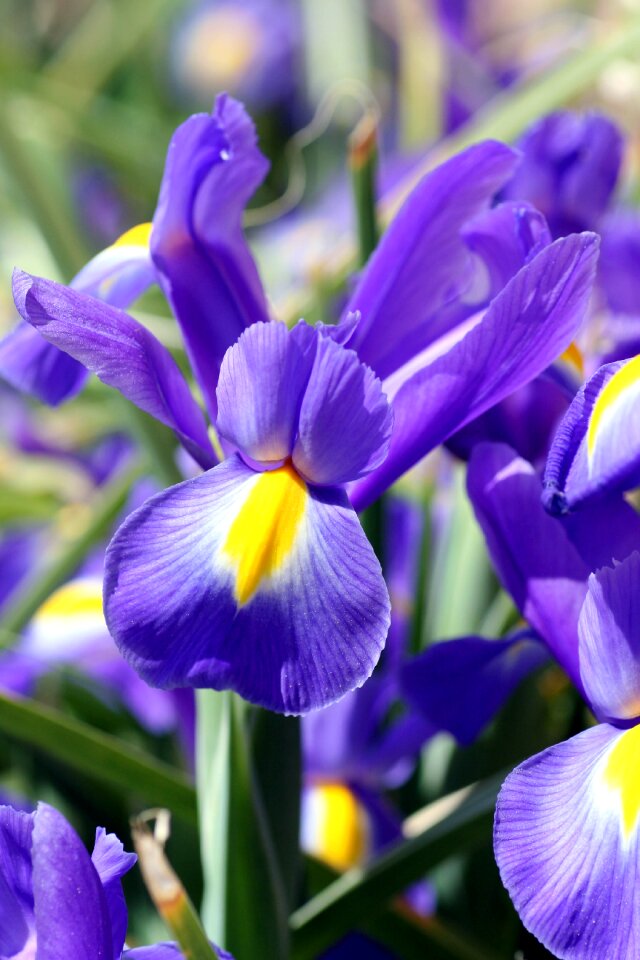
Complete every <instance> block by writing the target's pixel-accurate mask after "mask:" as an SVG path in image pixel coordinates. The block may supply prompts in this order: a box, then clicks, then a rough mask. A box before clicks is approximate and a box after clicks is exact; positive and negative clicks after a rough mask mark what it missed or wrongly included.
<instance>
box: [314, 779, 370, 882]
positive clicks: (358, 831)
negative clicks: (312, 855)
mask: <svg viewBox="0 0 640 960" xmlns="http://www.w3.org/2000/svg"><path fill="white" fill-rule="evenodd" d="M316 790H317V791H318V795H319V797H320V801H321V810H322V824H321V826H320V845H319V849H318V856H319V858H320V859H321V860H324V862H325V863H328V864H329V865H330V866H332V867H333V868H334V869H336V870H348V869H349V868H350V867H355V866H356V865H357V864H359V863H362V860H363V859H364V856H365V854H366V850H367V821H366V816H365V812H364V810H363V809H362V807H361V805H360V804H359V803H358V800H357V799H356V797H355V796H354V794H353V793H352V791H351V790H349V788H348V787H345V786H344V785H343V784H341V783H327V784H322V785H321V786H318V787H316Z"/></svg>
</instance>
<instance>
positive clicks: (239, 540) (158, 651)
mask: <svg viewBox="0 0 640 960" xmlns="http://www.w3.org/2000/svg"><path fill="white" fill-rule="evenodd" d="M141 584H144V590H141V589H140V585H141ZM105 612H106V619H107V623H108V625H109V629H110V631H111V633H112V635H113V637H114V638H115V640H116V642H117V643H118V645H119V647H120V649H121V651H122V653H123V654H124V655H125V656H126V658H127V659H128V660H129V661H130V662H131V663H132V665H133V666H134V667H135V668H136V669H137V670H138V671H139V672H140V673H141V675H142V676H143V677H144V678H145V679H146V680H147V681H148V682H150V683H151V684H153V685H156V686H196V687H213V688H214V689H226V688H231V689H233V690H236V691H237V692H238V693H240V694H241V695H242V696H243V697H245V698H246V699H247V700H251V701H252V702H254V703H258V704H260V705H262V706H266V707H269V708H270V709H273V710H277V711H279V712H283V713H306V712H308V711H309V710H312V709H315V708H317V707H321V706H325V705H327V704H328V703H331V702H333V701H334V700H337V699H338V698H339V697H341V696H342V695H343V694H345V693H347V691H349V690H352V689H354V688H355V687H357V686H360V685H361V684H362V683H364V681H365V680H366V679H367V677H368V676H369V675H370V673H371V671H372V670H373V667H374V666H375V663H376V661H377V659H378V657H379V655H380V651H381V649H382V646H383V644H384V640H385V637H386V633H387V630H388V626H389V600H388V596H387V591H386V587H385V584H384V580H383V578H382V574H381V571H380V567H379V564H378V562H377V560H376V558H375V555H374V553H373V551H372V549H371V547H370V545H369V543H368V541H367V539H366V537H365V536H364V533H363V532H362V529H361V527H360V525H359V523H358V519H357V517H356V515H355V513H354V512H353V511H352V509H351V508H350V506H349V504H348V501H347V499H346V496H345V494H343V493H342V492H341V491H338V490H314V489H313V488H310V487H307V486H306V484H305V483H304V482H303V481H302V480H301V479H300V478H299V477H298V476H297V474H295V472H294V471H293V470H292V469H291V468H290V467H289V466H285V467H282V468H280V469H278V470H274V471H271V472H265V473H255V472H254V471H252V470H251V469H250V468H248V467H247V466H246V465H245V464H243V463H242V461H241V460H240V458H239V457H237V456H234V457H231V458H229V459H228V460H226V461H224V463H222V464H220V465H219V466H218V467H216V468H215V469H214V470H211V471H209V472H207V473H205V474H203V475H202V476H201V477H197V478H196V479H194V480H188V481H187V482H186V483H182V484H179V485H178V486H177V487H173V488H172V489H170V490H167V491H164V492H163V493H161V494H159V495H158V496H156V497H154V498H152V499H151V500H150V501H148V502H147V504H145V505H144V506H143V507H142V508H140V509H139V510H137V511H136V512H135V513H134V514H132V515H131V516H130V517H129V518H128V519H127V521H126V522H125V523H124V524H123V526H122V527H121V528H120V530H119V531H118V533H117V534H116V536H115V537H114V539H113V541H112V543H111V545H110V547H109V550H108V552H107V561H106V579H105Z"/></svg>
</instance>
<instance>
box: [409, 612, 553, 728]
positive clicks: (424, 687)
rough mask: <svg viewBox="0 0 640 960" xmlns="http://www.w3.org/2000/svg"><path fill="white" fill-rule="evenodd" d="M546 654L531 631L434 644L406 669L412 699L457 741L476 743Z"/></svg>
mask: <svg viewBox="0 0 640 960" xmlns="http://www.w3.org/2000/svg"><path fill="white" fill-rule="evenodd" d="M547 658H548V653H547V651H546V649H545V647H544V645H543V644H542V643H540V641H539V640H538V639H537V638H536V637H535V634H532V632H531V631H523V632H522V633H520V634H517V635H516V636H513V637H507V638H505V639H503V640H487V639H485V638H484V637H460V638H459V639H457V640H447V641H445V642H442V643H436V644H434V645H433V646H431V647H429V648H428V650H425V651H424V653H421V654H420V655H419V656H417V657H413V658H412V659H410V660H407V661H406V663H405V664H404V666H403V668H402V689H403V692H404V693H405V695H406V697H407V699H408V700H409V702H410V703H411V704H412V705H413V706H414V707H415V708H416V710H419V711H420V713H421V714H422V715H423V716H424V717H425V718H426V719H427V720H428V721H429V723H431V724H433V726H434V728H436V729H440V730H446V731H447V732H448V733H452V734H453V736H454V737H455V738H456V740H458V742H459V743H462V744H469V743H473V741H474V740H475V739H476V737H477V736H478V735H479V734H480V733H481V732H482V730H483V728H484V727H485V726H486V725H487V724H488V723H489V722H490V721H491V720H492V719H493V717H494V716H495V715H496V713H497V712H498V710H499V709H500V707H502V705H503V704H504V703H505V702H506V700H507V698H508V697H509V696H510V694H511V693H513V691H514V690H515V689H516V687H517V686H518V684H519V683H520V682H521V681H522V680H523V679H524V678H525V677H526V676H528V674H530V673H531V672H532V670H535V669H536V667H539V666H540V665H541V664H543V663H544V662H545V661H546V660H547Z"/></svg>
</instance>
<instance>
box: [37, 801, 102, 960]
mask: <svg viewBox="0 0 640 960" xmlns="http://www.w3.org/2000/svg"><path fill="white" fill-rule="evenodd" d="M32 860H33V896H34V901H35V913H36V922H37V932H38V960H69V945H70V944H73V957H74V960H105V958H107V957H112V956H113V940H112V937H111V917H110V914H109V909H108V907H107V901H106V897H105V894H104V891H103V888H102V884H101V883H100V878H99V876H98V872H97V870H96V868H95V867H94V865H93V863H92V862H91V858H90V857H89V854H88V853H87V851H86V850H85V848H84V846H83V844H82V842H81V840H80V837H79V836H78V835H77V833H76V832H75V830H74V829H73V828H72V827H71V826H70V825H69V824H68V823H67V821H66V820H65V818H64V817H63V816H62V814H61V813H58V811H57V810H54V809H53V807H50V806H48V804H46V803H41V804H39V806H38V809H37V811H36V814H35V820H34V827H33V852H32Z"/></svg>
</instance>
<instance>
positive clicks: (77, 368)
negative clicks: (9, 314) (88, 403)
mask: <svg viewBox="0 0 640 960" xmlns="http://www.w3.org/2000/svg"><path fill="white" fill-rule="evenodd" d="M0 376H1V377H2V378H3V379H4V380H6V381H7V383H10V384H11V386H12V387H15V388H16V390H20V391H21V392H22V393H28V394H31V395H32V396H34V397H37V398H38V400H40V401H41V402H42V403H46V404H48V405H49V406H51V407H55V406H57V405H58V404H59V403H62V401H63V400H68V399H69V398H70V397H72V396H74V395H75V394H76V393H78V392H79V391H80V390H81V389H82V387H83V386H84V384H85V381H86V379H87V371H86V369H85V368H84V367H83V366H82V364H80V363H78V361H77V360H74V359H73V357H70V356H69V355H68V354H67V353H63V352H62V350H58V349H57V347H54V346H52V345H51V344H50V343H47V341H46V340H45V339H44V338H43V337H42V336H41V335H40V333H39V332H38V330H34V328H33V327H32V326H30V325H29V324H28V323H26V322H25V321H21V322H20V323H18V325H17V327H15V329H14V330H12V331H11V333H9V334H7V336H6V337H5V338H4V339H3V340H2V341H0Z"/></svg>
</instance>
